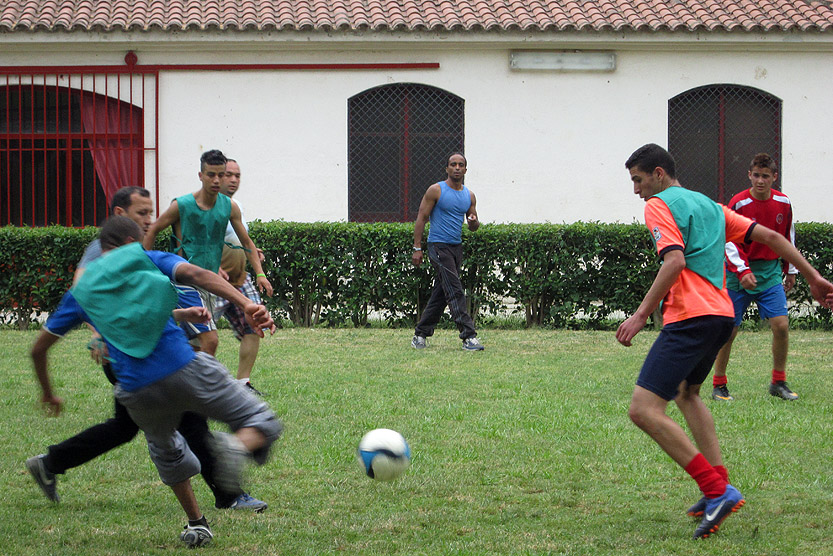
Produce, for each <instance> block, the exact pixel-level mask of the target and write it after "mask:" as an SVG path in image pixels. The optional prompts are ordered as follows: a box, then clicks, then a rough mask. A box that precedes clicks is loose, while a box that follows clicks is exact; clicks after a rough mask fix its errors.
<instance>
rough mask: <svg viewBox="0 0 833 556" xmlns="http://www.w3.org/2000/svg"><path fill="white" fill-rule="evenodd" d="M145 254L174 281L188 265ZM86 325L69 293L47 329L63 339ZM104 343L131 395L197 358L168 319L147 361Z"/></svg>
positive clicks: (157, 253) (161, 254)
mask: <svg viewBox="0 0 833 556" xmlns="http://www.w3.org/2000/svg"><path fill="white" fill-rule="evenodd" d="M146 253H147V256H148V257H149V258H150V260H151V262H153V264H155V265H156V267H157V268H159V270H160V271H162V273H163V274H165V275H166V276H168V278H170V279H171V280H174V281H175V276H176V267H177V266H178V265H179V264H181V263H184V262H186V261H185V259H183V258H182V257H180V256H178V255H174V254H173V253H164V252H161V251H147V252H146ZM83 322H87V323H90V324H92V322H91V321H90V318H89V317H88V316H87V314H86V313H85V312H84V310H83V309H82V308H81V306H80V305H79V304H78V302H77V301H76V300H75V297H73V295H72V293H71V292H67V293H65V294H64V297H63V298H62V299H61V303H60V304H59V305H58V308H57V309H56V310H55V312H54V313H52V314H51V315H50V316H49V318H48V319H47V321H46V324H45V325H44V328H45V329H46V330H47V331H48V332H50V333H51V334H54V335H56V336H63V335H65V334H66V333H67V332H69V331H70V330H72V329H73V328H75V327H76V326H78V325H79V324H81V323H83ZM104 342H105V344H107V351H108V352H109V354H110V360H111V362H112V366H113V370H114V372H115V375H116V380H117V381H118V383H119V384H120V385H121V387H122V388H123V389H124V390H126V391H128V392H134V391H136V390H138V389H140V388H142V387H144V386H147V385H149V384H152V383H154V382H156V381H158V380H161V379H163V378H165V377H166V376H169V375H171V374H173V373H175V372H176V371H178V370H179V369H181V368H182V367H184V366H185V365H187V364H188V363H189V362H190V361H191V360H192V359H194V357H195V355H194V350H193V349H192V348H191V346H190V344H189V343H188V339H187V338H186V337H185V333H184V332H183V331H182V329H181V328H180V327H179V326H177V324H176V321H174V319H173V318H170V319H168V322H167V323H166V324H165V329H164V330H163V331H162V337H161V338H159V342H158V343H157V344H156V348H154V350H153V352H152V353H151V354H150V355H149V356H148V357H146V358H144V359H137V358H135V357H131V356H129V355H127V354H125V353H122V352H121V351H119V350H118V349H117V348H116V347H114V346H113V345H112V344H111V343H110V342H109V341H108V340H107V338H104Z"/></svg>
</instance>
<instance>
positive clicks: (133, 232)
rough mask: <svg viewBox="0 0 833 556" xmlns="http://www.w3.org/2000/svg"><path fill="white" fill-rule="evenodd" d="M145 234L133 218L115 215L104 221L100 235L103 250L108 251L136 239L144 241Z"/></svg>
mask: <svg viewBox="0 0 833 556" xmlns="http://www.w3.org/2000/svg"><path fill="white" fill-rule="evenodd" d="M144 236H145V233H144V232H143V231H142V229H141V228H140V227H139V225H138V224H137V223H136V222H134V221H133V220H132V219H130V218H128V217H126V216H121V215H115V216H111V217H110V218H108V219H107V220H106V221H105V222H104V224H103V225H102V226H101V232H100V233H99V236H98V237H99V239H100V240H101V250H102V251H103V252H107V251H110V250H112V249H116V248H117V247H121V246H122V245H127V244H128V243H133V242H134V241H142V238H143V237H144Z"/></svg>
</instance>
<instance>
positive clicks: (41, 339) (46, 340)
mask: <svg viewBox="0 0 833 556" xmlns="http://www.w3.org/2000/svg"><path fill="white" fill-rule="evenodd" d="M60 339H61V338H60V337H58V336H55V335H54V334H51V333H50V332H48V331H47V330H41V332H40V334H39V335H38V338H37V340H35V345H33V346H32V350H31V352H30V355H31V357H32V363H33V364H34V366H35V376H36V377H37V379H38V383H39V384H40V388H41V393H42V394H41V399H40V401H41V404H42V405H43V407H44V410H45V411H46V413H47V414H48V415H55V416H56V417H57V416H58V415H60V413H61V407H62V406H63V403H64V401H63V400H62V399H61V398H59V397H58V396H56V395H55V394H54V393H53V392H52V383H51V382H50V380H49V369H48V364H47V357H46V354H47V352H49V348H51V347H52V346H53V345H55V343H56V342H57V341H58V340H60Z"/></svg>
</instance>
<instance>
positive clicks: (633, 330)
mask: <svg viewBox="0 0 833 556" xmlns="http://www.w3.org/2000/svg"><path fill="white" fill-rule="evenodd" d="M685 267H686V264H685V255H684V254H683V252H682V251H681V250H679V249H675V250H673V251H669V252H667V253H666V254H665V257H663V263H662V266H661V267H660V269H659V272H657V276H656V278H654V283H653V284H651V287H650V289H649V290H648V293H646V294H645V298H644V299H643V300H642V303H640V304H639V308H637V310H636V312H635V313H634V314H633V315H631V316H630V317H629V318H628V319H627V320H626V321H625V322H623V323H622V324H621V325H620V326H619V329H618V330H617V331H616V339H617V340H618V341H619V343H620V344H622V345H623V346H630V345H631V340H632V339H633V338H634V336H636V335H637V334H639V332H640V331H641V330H642V329H643V328H644V327H645V323H646V322H648V317H649V316H651V313H653V312H654V310H656V308H657V307H658V306H659V304H660V302H661V301H662V300H663V299H664V298H665V296H666V294H668V290H670V289H671V286H673V285H674V282H676V281H677V278H678V277H679V276H680V273H681V272H682V271H683V269H684V268H685Z"/></svg>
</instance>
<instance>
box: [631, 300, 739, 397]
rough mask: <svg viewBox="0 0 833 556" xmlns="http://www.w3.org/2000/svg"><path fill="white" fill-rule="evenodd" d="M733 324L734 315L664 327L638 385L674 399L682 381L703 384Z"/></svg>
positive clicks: (650, 353) (706, 317) (643, 365)
mask: <svg viewBox="0 0 833 556" xmlns="http://www.w3.org/2000/svg"><path fill="white" fill-rule="evenodd" d="M734 324H735V323H734V319H733V318H732V317H718V316H705V317H695V318H693V319H686V320H683V321H680V322H674V323H671V324H669V325H666V326H664V327H663V328H662V330H661V331H660V333H659V337H658V338H657V340H656V341H655V342H654V345H653V346H651V350H650V351H649V352H648V356H647V357H646V358H645V363H643V364H642V370H641V371H639V378H637V379H636V384H637V386H641V387H642V388H645V389H646V390H649V391H651V392H653V393H654V394H656V395H657V396H659V397H661V398H663V399H665V400H673V399H674V398H675V397H677V393H678V390H679V386H680V383H681V382H682V381H684V380H685V381H687V382H688V384H689V385H696V384H703V381H705V380H706V377H707V376H709V372H711V369H712V364H713V363H714V359H715V357H717V352H718V351H720V348H722V347H723V344H725V343H726V341H727V340H728V339H729V336H731V334H732V328H733V327H734Z"/></svg>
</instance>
